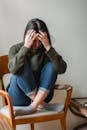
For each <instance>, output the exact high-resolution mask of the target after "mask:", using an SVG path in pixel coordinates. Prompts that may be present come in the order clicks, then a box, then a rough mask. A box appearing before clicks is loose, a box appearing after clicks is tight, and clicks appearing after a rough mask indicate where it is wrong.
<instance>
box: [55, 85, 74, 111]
mask: <svg viewBox="0 0 87 130" xmlns="http://www.w3.org/2000/svg"><path fill="white" fill-rule="evenodd" d="M55 89H57V90H65V91H66V92H67V95H66V99H65V108H64V111H65V113H67V110H68V108H69V105H70V100H71V95H72V86H70V85H67V84H65V85H59V84H56V85H55Z"/></svg>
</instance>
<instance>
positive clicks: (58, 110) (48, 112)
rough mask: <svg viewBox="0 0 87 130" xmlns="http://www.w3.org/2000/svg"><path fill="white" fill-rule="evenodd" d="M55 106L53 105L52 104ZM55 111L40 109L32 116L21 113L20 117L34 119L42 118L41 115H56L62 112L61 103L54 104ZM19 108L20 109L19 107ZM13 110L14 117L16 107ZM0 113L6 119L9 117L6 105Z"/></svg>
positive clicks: (62, 106) (62, 105)
mask: <svg viewBox="0 0 87 130" xmlns="http://www.w3.org/2000/svg"><path fill="white" fill-rule="evenodd" d="M53 105H54V106H55V104H53ZM56 107H57V108H56V110H55V111H54V110H46V109H40V110H37V111H36V112H35V113H33V114H29V115H25V114H24V113H23V115H22V116H30V117H32V116H33V117H35V116H42V115H49V114H56V113H59V112H62V111H63V110H64V104H61V103H58V104H56ZM20 108H21V107H20ZM13 109H14V115H15V113H16V111H17V107H15V106H14V107H13ZM0 113H2V114H4V115H5V116H7V117H10V115H9V109H8V105H7V106H4V107H2V108H1V109H0Z"/></svg>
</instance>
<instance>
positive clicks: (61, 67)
mask: <svg viewBox="0 0 87 130" xmlns="http://www.w3.org/2000/svg"><path fill="white" fill-rule="evenodd" d="M46 55H47V56H48V57H49V59H50V60H51V61H52V62H53V64H54V67H55V69H56V71H57V73H58V74H62V73H64V72H65V71H66V68H67V64H66V62H65V61H64V60H63V58H62V56H61V55H59V54H58V53H57V52H56V50H55V49H54V48H53V47H51V48H50V50H49V51H46Z"/></svg>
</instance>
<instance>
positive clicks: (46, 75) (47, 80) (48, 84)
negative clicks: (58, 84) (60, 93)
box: [39, 62, 57, 93]
mask: <svg viewBox="0 0 87 130" xmlns="http://www.w3.org/2000/svg"><path fill="white" fill-rule="evenodd" d="M56 79H57V72H56V70H55V67H54V64H53V63H52V62H48V63H47V64H45V65H44V67H43V68H42V71H41V76H40V82H39V89H40V90H43V91H46V92H47V93H49V92H50V90H52V89H53V86H54V84H55V81H56Z"/></svg>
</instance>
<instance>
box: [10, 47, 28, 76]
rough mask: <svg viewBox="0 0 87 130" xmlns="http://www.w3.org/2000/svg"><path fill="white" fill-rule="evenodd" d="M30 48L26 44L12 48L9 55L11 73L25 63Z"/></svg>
mask: <svg viewBox="0 0 87 130" xmlns="http://www.w3.org/2000/svg"><path fill="white" fill-rule="evenodd" d="M28 50H29V49H28V48H26V47H24V46H22V47H21V48H20V49H18V46H17V45H14V46H12V47H11V48H10V50H9V55H8V58H9V62H8V68H9V70H10V72H11V73H13V74H15V73H16V72H17V71H18V70H19V69H20V68H21V67H22V66H23V65H24V59H25V55H26V53H27V52H28Z"/></svg>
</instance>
